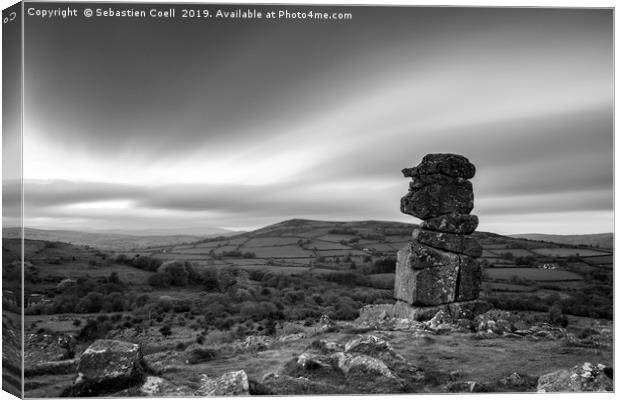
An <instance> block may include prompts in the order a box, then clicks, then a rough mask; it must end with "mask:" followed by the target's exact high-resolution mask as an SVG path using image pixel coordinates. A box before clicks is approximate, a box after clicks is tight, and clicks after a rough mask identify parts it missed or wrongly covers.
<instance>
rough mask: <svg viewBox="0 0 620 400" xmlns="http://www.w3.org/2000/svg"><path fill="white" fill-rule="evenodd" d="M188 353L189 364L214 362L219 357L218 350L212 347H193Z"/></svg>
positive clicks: (187, 360)
mask: <svg viewBox="0 0 620 400" xmlns="http://www.w3.org/2000/svg"><path fill="white" fill-rule="evenodd" d="M186 353H187V358H186V362H187V363H188V364H199V363H203V362H207V361H211V360H213V359H214V358H215V357H217V350H215V349H213V348H210V347H193V346H192V348H190V349H189V351H187V352H186Z"/></svg>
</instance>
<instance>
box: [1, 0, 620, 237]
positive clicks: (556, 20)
mask: <svg viewBox="0 0 620 400" xmlns="http://www.w3.org/2000/svg"><path fill="white" fill-rule="evenodd" d="M57 6H58V5H57V4H55V5H54V6H53V7H57ZM89 6H90V7H92V8H96V6H93V5H92V4H89ZM112 6H113V7H116V8H121V7H124V8H129V7H130V6H127V5H125V6H120V5H112ZM38 7H39V8H41V7H43V8H44V7H45V6H44V5H40V4H39V5H38ZM106 7H107V6H106ZM159 7H160V8H165V7H164V6H162V5H160V6H159ZM283 7H284V6H274V8H283ZM134 8H138V6H134ZM148 8H150V7H147V9H148ZM177 8H180V7H179V6H178V5H177ZM210 8H211V9H212V10H215V9H217V8H225V7H221V6H211V7H210ZM252 8H262V9H263V10H265V9H266V7H257V6H252ZM286 8H289V9H291V10H295V9H296V8H295V7H292V6H288V7H286ZM312 9H323V10H324V9H326V7H319V6H317V7H312ZM336 9H337V10H338V11H340V10H342V11H348V12H351V13H353V20H352V21H322V22H319V21H271V22H270V21H265V20H260V21H239V20H236V21H230V20H228V21H221V20H210V21H209V22H208V23H207V22H205V21H198V22H197V21H183V20H181V19H177V20H175V21H169V20H150V19H146V20H139V22H136V20H132V19H122V18H107V19H103V18H102V19H96V18H91V19H86V18H76V19H73V20H64V21H63V20H41V19H37V18H33V17H28V18H27V19H26V28H25V35H26V45H25V48H26V52H25V63H26V67H25V81H26V87H25V103H24V104H25V120H24V166H25V167H24V177H25V188H26V222H25V223H26V225H28V226H34V227H43V228H67V229H136V230H137V229H149V228H151V229H154V228H164V227H165V228H173V227H178V228H179V229H184V228H189V227H196V226H199V225H202V226H215V227H224V228H234V229H248V228H255V227H260V226H263V225H266V224H269V223H274V222H278V221H281V220H283V219H287V218H314V219H329V220H362V219H384V220H401V221H410V222H417V220H415V219H413V218H411V217H408V216H405V215H403V214H401V213H400V212H399V199H400V197H401V196H402V195H404V194H405V193H406V191H407V187H408V182H407V180H406V179H404V178H403V177H402V175H401V173H400V170H401V169H402V168H403V167H407V166H412V165H415V164H417V163H418V162H419V161H420V160H421V158H422V157H423V156H424V155H425V154H427V153H433V152H454V153H460V154H463V155H465V156H467V157H468V158H469V159H470V160H471V161H472V162H473V163H474V164H475V165H476V166H477V170H478V173H477V175H476V177H475V178H474V179H473V181H472V182H473V184H474V190H475V208H474V213H476V214H478V215H479V216H480V220H481V223H480V228H479V229H480V230H487V231H494V232H498V233H523V232H543V233H590V232H605V231H612V230H613V227H612V226H613V215H612V209H613V200H612V197H613V188H612V186H613V145H612V142H613V126H612V124H613V122H612V117H613V89H612V78H613V67H612V61H613V59H612V54H613V46H612V12H611V11H610V10H592V9H579V10H570V9H485V8H450V7H448V8H419V7H409V8H402V7H393V8H383V7H379V8H369V7H347V6H344V7H337V8H336ZM6 190H10V185H8V186H5V191H6ZM5 202H6V200H5Z"/></svg>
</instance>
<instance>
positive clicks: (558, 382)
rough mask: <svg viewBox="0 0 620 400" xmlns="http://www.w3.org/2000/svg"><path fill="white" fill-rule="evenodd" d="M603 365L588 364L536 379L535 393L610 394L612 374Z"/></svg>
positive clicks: (612, 383) (612, 386) (612, 387)
mask: <svg viewBox="0 0 620 400" xmlns="http://www.w3.org/2000/svg"><path fill="white" fill-rule="evenodd" d="M609 371H610V369H609V368H608V367H607V366H605V365H603V364H598V365H593V364H591V363H589V362H586V363H584V364H583V365H575V366H574V367H573V368H571V369H570V370H569V369H561V370H557V371H554V372H550V373H548V374H544V375H541V376H540V377H539V378H538V384H537V387H536V391H537V392H540V393H546V392H611V391H613V390H614V382H613V379H612V377H613V374H611V373H610V372H609Z"/></svg>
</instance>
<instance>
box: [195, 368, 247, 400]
mask: <svg viewBox="0 0 620 400" xmlns="http://www.w3.org/2000/svg"><path fill="white" fill-rule="evenodd" d="M249 394H250V384H249V382H248V376H247V374H246V373H245V371H244V370H239V371H231V372H227V373H225V374H224V375H222V376H220V377H219V378H216V379H211V378H209V377H208V376H206V375H205V376H204V377H203V379H202V381H201V384H200V387H199V388H198V390H196V393H195V395H196V396H249Z"/></svg>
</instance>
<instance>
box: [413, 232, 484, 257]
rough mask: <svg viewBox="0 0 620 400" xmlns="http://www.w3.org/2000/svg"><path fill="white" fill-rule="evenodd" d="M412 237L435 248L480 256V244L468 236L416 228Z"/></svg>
mask: <svg viewBox="0 0 620 400" xmlns="http://www.w3.org/2000/svg"><path fill="white" fill-rule="evenodd" d="M413 238H414V239H415V240H417V241H418V242H419V243H422V244H425V245H428V246H430V247H433V248H435V249H441V250H445V251H450V252H452V253H459V254H465V255H468V256H470V257H480V256H481V255H482V246H480V244H478V241H477V240H476V239H474V238H472V237H470V236H465V235H457V234H454V233H445V232H434V231H428V230H425V229H416V230H414V232H413Z"/></svg>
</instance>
